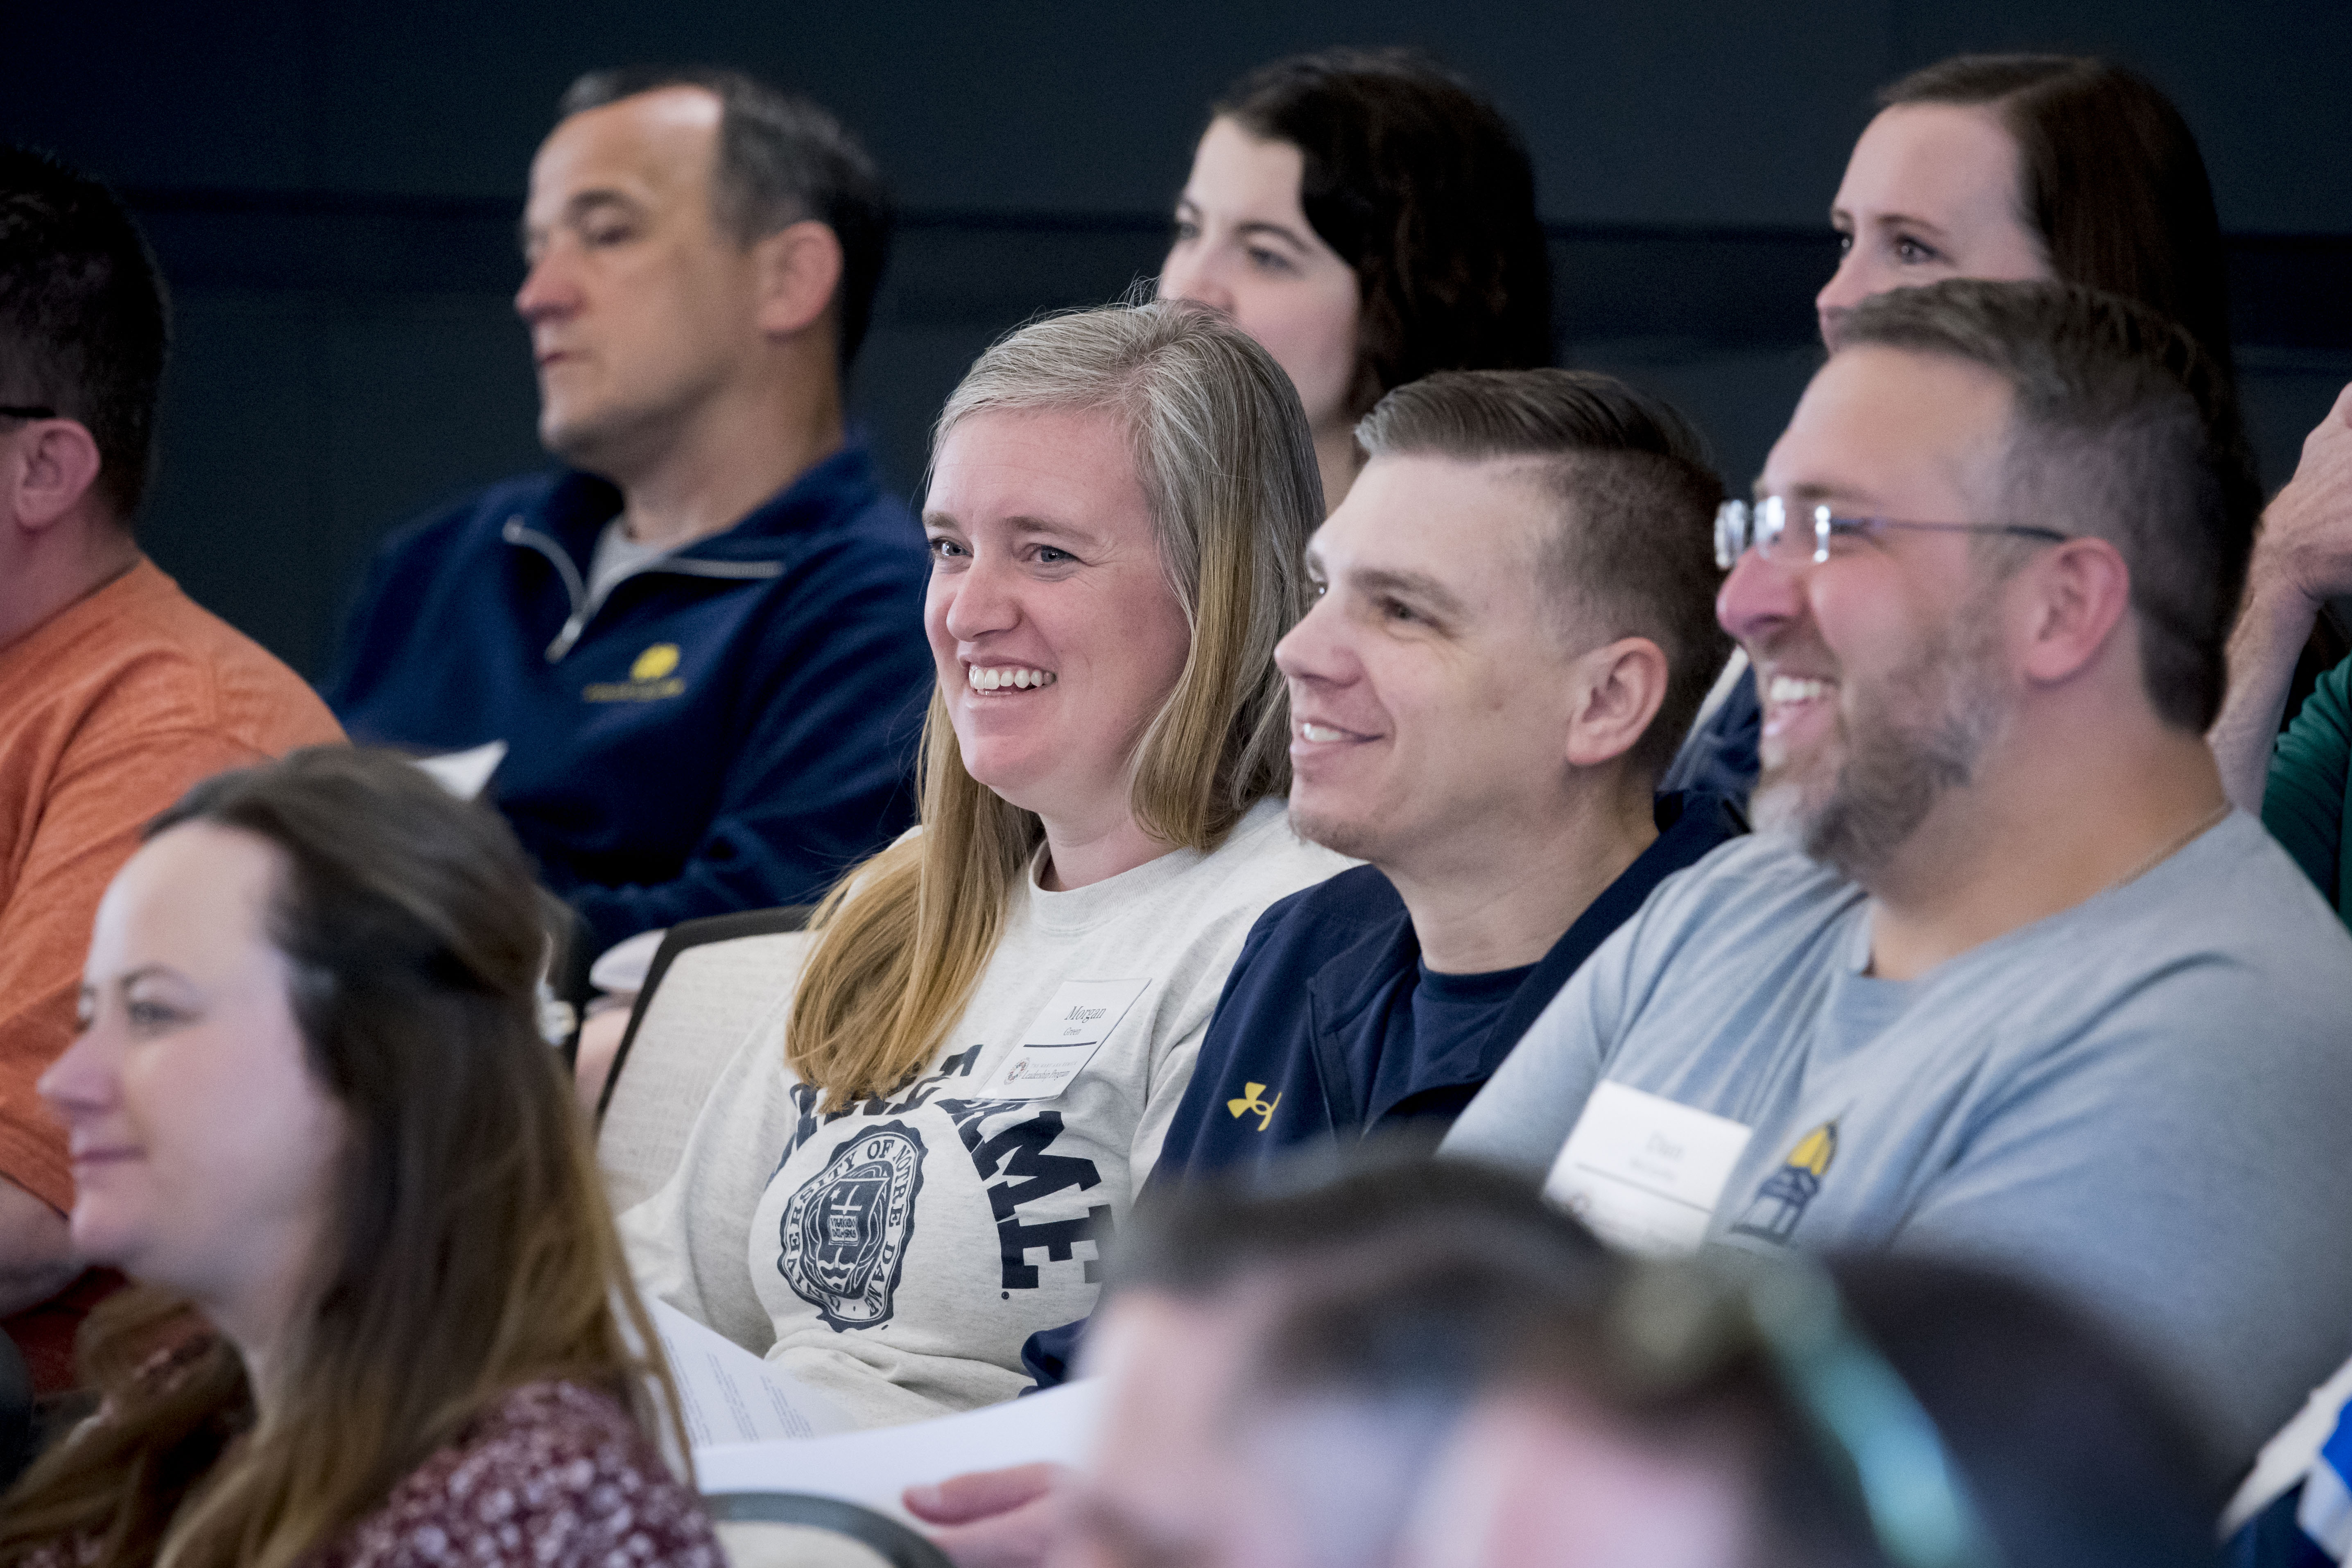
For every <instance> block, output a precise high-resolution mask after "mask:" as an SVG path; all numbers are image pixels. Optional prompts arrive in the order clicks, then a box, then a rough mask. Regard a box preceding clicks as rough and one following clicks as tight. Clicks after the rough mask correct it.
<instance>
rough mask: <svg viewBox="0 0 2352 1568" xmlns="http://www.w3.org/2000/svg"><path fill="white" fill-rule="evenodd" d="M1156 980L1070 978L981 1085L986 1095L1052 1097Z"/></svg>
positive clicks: (1082, 1068)
mask: <svg viewBox="0 0 2352 1568" xmlns="http://www.w3.org/2000/svg"><path fill="white" fill-rule="evenodd" d="M1150 984H1151V982H1150V981H1149V980H1066V981H1064V982H1063V983H1062V986H1061V989H1060V990H1058V991H1056V992H1055V993H1054V999H1053V1000H1052V1001H1051V1002H1048V1003H1046V1004H1045V1011H1044V1012H1042V1013H1040V1014H1038V1015H1037V1021H1036V1022H1035V1023H1034V1024H1031V1025H1030V1026H1029V1027H1028V1029H1027V1030H1026V1031H1025V1032H1024V1034H1023V1035H1022V1037H1021V1044H1020V1045H1019V1046H1018V1047H1015V1048H1014V1050H1013V1054H1012V1055H1010V1056H1008V1057H1006V1058H1004V1059H1003V1061H1001V1062H999V1063H998V1064H997V1065H996V1071H995V1072H994V1073H992V1074H991V1075H990V1077H989V1079H988V1081H987V1082H986V1083H984V1084H982V1085H981V1086H980V1089H979V1096H980V1098H981V1099H982V1100H1051V1099H1053V1098H1054V1096H1055V1095H1057V1094H1059V1093H1061V1092H1062V1090H1064V1089H1067V1088H1068V1087H1069V1086H1070V1080H1071V1079H1075V1078H1076V1077H1077V1076H1078V1074H1079V1073H1081V1072H1083V1071H1085V1070H1086V1066H1087V1063H1088V1062H1090V1061H1092V1060H1094V1059H1095V1053H1096V1052H1097V1051H1098V1050H1100V1049H1102V1044H1103V1042H1104V1041H1105V1040H1107V1039H1108V1038H1109V1037H1110V1032H1111V1031H1112V1030H1113V1029H1116V1028H1118V1021H1119V1020H1120V1019H1121V1018H1124V1017H1126V1016H1127V1010H1128V1009H1129V1007H1132V1006H1134V1005H1135V999H1136V998H1137V997H1139V996H1140V995H1142V994H1143V993H1144V991H1145V990H1146V988H1148V987H1149V986H1150Z"/></svg>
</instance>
